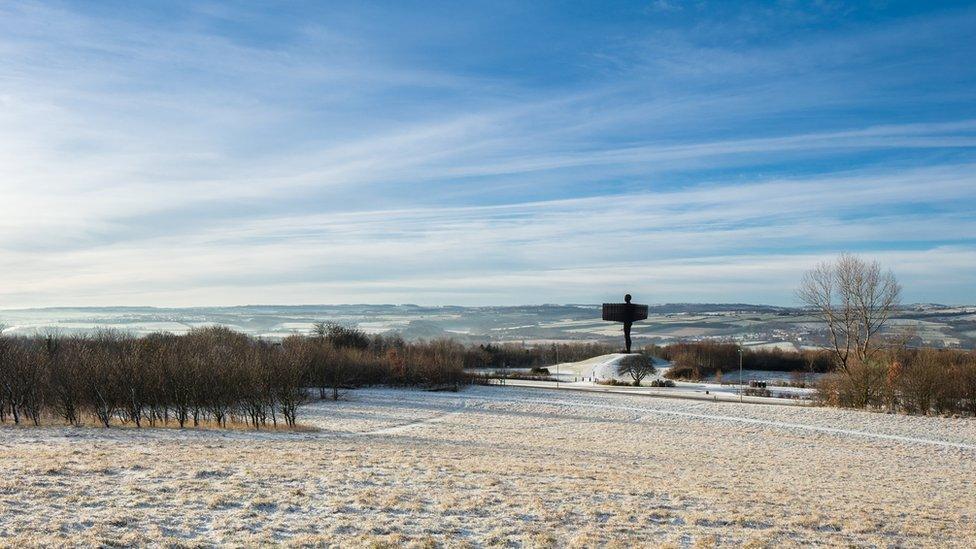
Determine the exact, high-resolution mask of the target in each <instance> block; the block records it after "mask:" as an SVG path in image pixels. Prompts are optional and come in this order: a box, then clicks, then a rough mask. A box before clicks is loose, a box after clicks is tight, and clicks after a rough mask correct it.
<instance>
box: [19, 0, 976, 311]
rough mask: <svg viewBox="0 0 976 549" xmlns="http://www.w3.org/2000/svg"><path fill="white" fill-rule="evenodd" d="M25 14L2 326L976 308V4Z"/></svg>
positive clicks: (223, 8) (276, 6) (80, 7)
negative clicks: (49, 311)
mask: <svg viewBox="0 0 976 549" xmlns="http://www.w3.org/2000/svg"><path fill="white" fill-rule="evenodd" d="M969 4H970V5H967V3H929V2H905V3H898V2H861V3H849V2H829V1H822V2H756V3H748V2H744V3H738V2H736V3H732V2H715V3H711V2H678V1H676V0H673V1H656V2H655V1H648V2H618V3H609V2H592V3H582V2H572V3H546V2H504V1H492V2H484V3H480V2H465V3H463V4H462V3H456V2H443V3H438V2H390V3H378V2H348V3H344V2H328V3H325V2H309V3H303V2H283V3H272V2H268V3H253V2H240V3H238V2H212V3H208V2H188V3H179V2H166V3H148V2H121V1H120V2H18V1H14V2H5V3H3V4H0V193H2V194H0V197H2V200H0V308H7V307H31V306H54V305H160V306H181V305H225V304H251V303H354V302H372V303H421V304H466V305H481V304H517V303H544V302H562V303H566V302H574V303H579V302H599V301H601V300H605V299H608V298H614V297H617V296H619V295H620V294H622V293H624V292H625V291H629V292H631V293H633V294H634V295H635V296H636V297H638V298H639V301H643V302H652V303H660V302H676V301H694V302H705V301H717V302H755V303H772V304H784V305H789V304H794V303H795V302H794V299H793V289H794V288H795V286H796V285H797V283H798V280H799V278H800V275H801V273H802V272H803V271H804V270H806V269H808V268H810V267H812V266H813V265H815V264H816V263H817V262H818V261H821V260H823V259H826V258H830V257H833V256H835V255H836V254H838V253H840V252H844V251H850V252H855V253H858V254H861V255H863V256H865V257H868V258H875V259H878V260H879V261H881V262H882V263H883V264H884V265H885V266H887V267H890V268H891V269H893V270H894V272H895V274H896V275H897V276H898V277H899V279H900V280H901V281H902V283H903V285H904V286H905V299H906V300H907V301H912V302H923V301H931V302H943V303H973V302H976V214H974V213H973V212H974V209H976V169H974V168H976V63H974V62H973V60H974V59H976V40H974V38H973V37H974V36H976V6H973V5H971V3H969Z"/></svg>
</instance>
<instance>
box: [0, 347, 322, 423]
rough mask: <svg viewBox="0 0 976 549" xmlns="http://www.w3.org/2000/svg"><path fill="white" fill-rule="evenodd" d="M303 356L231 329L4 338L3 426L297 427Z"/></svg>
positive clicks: (0, 378) (0, 366)
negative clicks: (57, 422) (48, 422)
mask: <svg viewBox="0 0 976 549" xmlns="http://www.w3.org/2000/svg"><path fill="white" fill-rule="evenodd" d="M300 351H301V350H300V349H299V348H296V346H295V345H283V344H282V345H276V344H272V343H270V342H266V341H260V340H255V339H252V338H249V337H247V336H245V335H243V334H240V333H236V332H233V331H231V330H228V329H226V328H204V329H197V330H193V331H191V332H190V333H189V334H187V335H184V336H176V335H170V334H153V335H150V336H147V337H144V338H134V337H131V336H128V335H125V334H122V333H119V332H112V331H102V332H98V333H96V334H95V335H93V336H91V337H78V336H71V337H54V336H50V337H33V338H0V422H2V421H8V420H10V421H13V422H14V423H21V422H31V423H33V424H35V425H37V424H39V423H40V422H41V420H42V418H44V417H55V418H60V419H61V420H63V421H64V422H65V423H67V424H69V425H80V424H82V423H84V422H85V420H86V419H87V418H91V419H93V420H94V421H95V422H96V423H98V424H100V425H103V426H105V427H109V426H110V425H112V424H113V423H115V422H120V423H124V424H126V423H129V424H134V425H135V426H136V427H142V426H144V425H149V426H155V425H158V424H170V423H173V424H176V425H179V426H180V427H184V426H186V425H194V426H197V425H200V424H201V423H202V422H210V423H213V424H216V425H219V426H222V427H226V426H227V424H228V422H229V421H230V422H246V423H249V424H251V425H253V426H255V427H259V426H262V425H267V424H268V422H269V421H270V422H271V423H272V424H277V423H278V422H279V420H280V421H281V422H282V423H284V424H285V425H288V426H294V425H295V422H296V416H297V413H298V408H299V406H301V405H302V404H303V403H304V402H305V400H306V391H305V389H304V387H303V382H304V376H305V375H306V374H305V371H304V370H303V368H302V364H301V358H300V354H299V353H300Z"/></svg>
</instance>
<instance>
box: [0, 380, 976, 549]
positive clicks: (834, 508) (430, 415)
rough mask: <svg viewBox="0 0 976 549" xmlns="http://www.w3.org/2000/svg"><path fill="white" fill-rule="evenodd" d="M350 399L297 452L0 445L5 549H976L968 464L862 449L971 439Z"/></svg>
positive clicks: (147, 444)
mask: <svg viewBox="0 0 976 549" xmlns="http://www.w3.org/2000/svg"><path fill="white" fill-rule="evenodd" d="M350 399H351V400H350V401H349V402H339V403H333V402H322V403H317V404H315V405H313V406H312V407H310V408H309V409H308V410H307V411H306V413H305V415H304V417H303V422H304V424H305V425H307V426H311V427H315V428H317V430H314V431H308V432H268V433H252V432H246V431H214V430H196V431H194V430H188V431H185V432H180V431H176V430H171V429H159V430H140V431H136V430H134V429H125V430H122V429H109V430H105V429H95V428H53V427H43V428H10V427H4V428H2V429H0V470H2V471H3V473H4V474H3V475H2V477H0V545H8V546H15V547H22V546H50V545H83V546H88V545H103V546H113V545H126V546H129V545H150V544H151V545H160V546H175V547H178V546H187V547H194V546H210V545H232V546H255V545H267V544H283V545H292V546H344V547H345V546H363V547H388V546H398V547H399V546H409V547H435V546H442V545H446V546H451V547H464V546H471V547H484V546H488V547H495V546H497V547H510V546H521V547H593V546H600V545H603V546H619V547H631V546H647V545H649V546H674V547H715V546H725V545H742V546H748V547H783V546H806V545H810V544H818V545H827V546H851V545H853V546H889V545H907V546H931V545H938V546H958V547H972V546H974V545H976V450H974V449H969V448H965V447H964V448H958V447H947V446H939V445H935V444H925V443H919V442H911V441H903V440H893V439H884V438H877V437H872V436H870V435H871V434H872V433H875V434H883V435H892V436H908V437H915V438H925V439H932V440H935V441H950V442H955V443H959V444H963V445H974V444H976V422H973V421H971V420H968V421H967V420H947V419H940V418H906V417H901V416H885V415H879V414H867V413H862V412H849V411H840V410H828V409H794V408H785V407H783V408H779V407H766V406H746V407H737V406H735V405H732V404H712V403H701V402H684V401H670V400H658V399H647V398H640V397H629V396H604V395H582V394H560V395H558V396H556V395H553V394H552V393H551V392H543V391H533V390H525V389H505V388H472V389H469V390H468V391H466V392H464V393H461V394H460V395H452V394H443V393H438V394H430V393H421V392H414V391H391V390H375V391H357V392H353V393H351V394H350ZM682 414H683V415H682ZM701 416H709V417H701ZM723 416H736V417H747V418H752V419H757V420H761V421H778V422H784V423H789V424H790V425H794V424H795V425H812V426H817V427H837V428H842V429H859V430H863V431H864V432H865V433H866V435H865V436H858V435H845V434H839V433H838V434H835V433H831V432H826V431H822V430H821V431H809V430H804V429H802V428H792V427H790V426H789V425H783V426H777V425H771V424H763V423H747V422H743V421H736V420H725V419H722V417H723Z"/></svg>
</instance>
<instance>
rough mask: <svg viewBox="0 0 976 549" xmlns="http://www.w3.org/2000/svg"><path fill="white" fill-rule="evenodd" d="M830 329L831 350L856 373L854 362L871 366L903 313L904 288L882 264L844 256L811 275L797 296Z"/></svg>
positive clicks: (846, 368) (839, 362)
mask: <svg viewBox="0 0 976 549" xmlns="http://www.w3.org/2000/svg"><path fill="white" fill-rule="evenodd" d="M796 295H797V298H798V299H799V300H800V301H801V302H803V303H804V304H805V305H806V306H807V307H809V308H810V309H811V310H812V311H813V312H814V314H816V315H817V317H818V318H819V319H820V320H821V321H823V323H824V324H825V325H826V326H827V331H828V333H829V337H830V345H831V350H832V352H833V353H834V356H835V358H836V360H837V363H838V364H839V365H840V367H841V369H842V370H843V371H844V372H845V373H847V374H850V372H851V370H850V368H851V364H852V363H853V362H854V361H857V362H859V363H864V362H866V361H868V360H869V359H870V358H871V357H872V356H874V354H875V353H876V352H877V350H878V349H879V347H880V337H879V335H880V333H881V329H882V328H883V327H884V325H885V324H886V323H887V322H888V320H889V319H890V318H891V315H892V314H893V313H894V312H895V310H896V309H897V308H898V305H899V303H900V299H901V286H900V285H899V284H898V281H897V280H896V279H895V275H894V273H892V272H891V271H890V270H889V271H882V269H881V265H880V264H879V263H878V262H877V261H870V262H868V261H865V260H863V259H861V258H860V257H857V256H855V255H851V254H842V255H841V256H840V257H838V258H837V259H836V260H835V261H832V262H831V261H827V262H823V263H821V264H820V265H817V267H816V268H814V269H812V270H810V271H807V272H806V273H805V274H804V275H803V280H802V282H801V283H800V287H799V289H798V290H797V292H796Z"/></svg>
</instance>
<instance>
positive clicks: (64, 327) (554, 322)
mask: <svg viewBox="0 0 976 549" xmlns="http://www.w3.org/2000/svg"><path fill="white" fill-rule="evenodd" d="M974 312H976V307H947V306H940V305H926V306H918V307H909V308H906V309H904V310H902V311H899V313H898V315H897V316H896V318H894V319H892V321H891V326H892V327H893V328H895V329H901V328H905V327H910V328H912V329H914V330H915V331H916V333H917V335H918V339H917V341H916V343H919V344H925V345H930V346H936V347H941V346H958V347H962V348H976V321H974V320H973V318H976V315H974V314H973V313H974ZM316 321H336V322H339V323H342V324H344V325H347V326H355V327H358V328H359V329H360V330H363V331H366V332H368V333H384V332H391V331H395V332H397V333H399V334H400V335H402V336H403V337H404V338H405V339H432V338H438V337H451V338H455V339H459V340H462V341H468V342H479V343H480V342H484V341H503V342H512V343H521V342H526V343H537V344H548V343H552V342H565V341H581V340H582V341H594V340H597V341H606V342H619V341H621V339H622V335H623V332H622V327H621V325H620V324H617V323H610V322H603V321H602V320H601V317H600V307H599V305H525V306H516V307H453V306H446V307H422V306H416V305H299V306H273V305H264V306H261V305H253V306H242V307H197V308H184V309H163V308H152V307H93V308H58V309H24V310H2V309H0V325H6V326H7V328H6V330H5V332H4V333H5V334H7V335H32V334H36V333H41V334H44V333H47V332H49V331H51V330H54V331H57V332H59V333H62V334H65V335H69V334H77V333H87V332H90V331H92V330H94V329H96V328H112V329H117V330H124V331H127V332H131V333H134V334H137V335H144V334H148V333H150V332H154V331H167V332H172V333H185V332H186V331H188V330H190V329H191V328H194V327H200V326H209V325H213V324H220V325H223V326H227V327H229V328H231V329H234V330H237V331H241V332H244V333H248V334H251V335H255V336H261V337H268V338H281V337H285V336H288V335H291V334H294V333H307V332H308V331H309V330H310V329H311V327H312V324H313V323H314V322H316ZM633 334H634V337H635V339H636V342H637V344H638V345H643V344H646V343H669V342H674V341H677V340H696V339H701V338H716V339H730V338H731V339H736V340H739V341H748V342H751V344H754V345H760V346H762V345H766V346H777V347H781V348H784V349H791V348H795V347H797V346H802V347H809V346H814V347H816V346H820V345H824V344H825V343H826V341H827V340H826V338H825V335H826V334H825V332H824V331H823V326H822V325H820V324H818V323H817V322H814V319H813V318H812V317H811V316H809V315H807V314H805V313H804V312H803V311H801V310H798V309H790V308H783V307H768V306H763V305H746V304H738V305H721V304H670V305H655V306H652V307H651V312H650V316H649V317H648V319H647V320H646V321H643V322H638V323H636V324H635V325H634V332H633Z"/></svg>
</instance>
